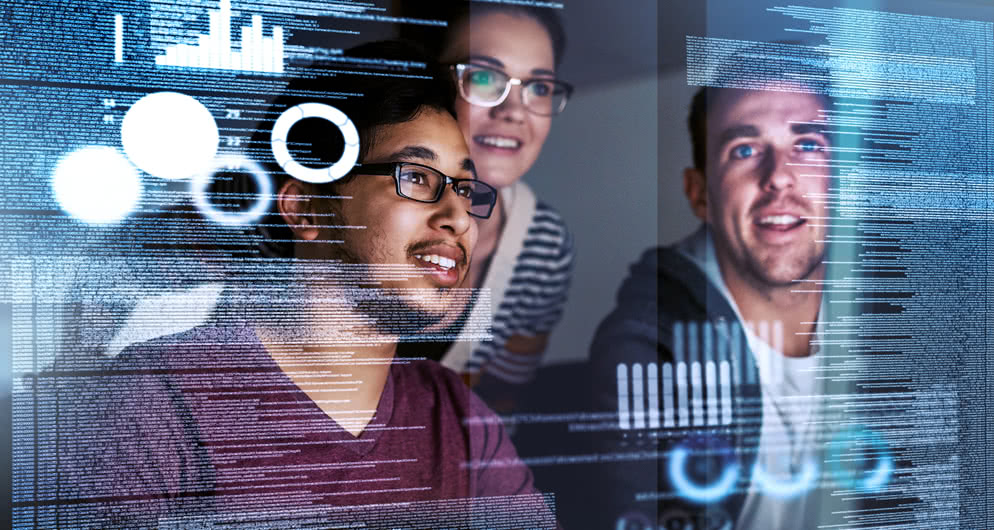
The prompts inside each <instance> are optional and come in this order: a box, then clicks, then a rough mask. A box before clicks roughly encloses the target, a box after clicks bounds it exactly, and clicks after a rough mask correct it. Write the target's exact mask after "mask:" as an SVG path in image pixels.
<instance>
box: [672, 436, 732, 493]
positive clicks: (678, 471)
mask: <svg viewBox="0 0 994 530" xmlns="http://www.w3.org/2000/svg"><path fill="white" fill-rule="evenodd" d="M690 456H691V455H690V451H689V450H688V449H687V448H686V447H682V446H680V447H677V448H676V449H674V450H673V451H672V452H671V453H670V462H669V475H670V481H671V482H672V483H673V486H675V487H676V492H677V494H678V495H680V496H682V497H684V498H686V499H688V500H690V501H693V502H698V503H707V502H717V501H720V500H721V499H724V498H725V497H727V496H728V494H730V493H731V492H732V489H733V488H734V487H735V483H736V482H737V481H738V478H739V465H738V464H737V463H735V462H732V463H730V464H728V466H726V467H725V470H724V471H723V472H722V474H721V476H720V477H719V478H718V479H717V480H715V481H714V482H713V483H711V484H707V485H699V484H695V483H694V482H693V481H692V480H690V478H688V477H687V474H686V471H685V466H686V464H687V459H688V458H690Z"/></svg>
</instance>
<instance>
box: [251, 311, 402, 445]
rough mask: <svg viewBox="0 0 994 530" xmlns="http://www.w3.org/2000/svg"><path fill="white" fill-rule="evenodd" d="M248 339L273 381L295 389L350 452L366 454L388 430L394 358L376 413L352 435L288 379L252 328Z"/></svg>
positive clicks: (301, 399) (298, 396)
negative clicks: (273, 378) (360, 429)
mask: <svg viewBox="0 0 994 530" xmlns="http://www.w3.org/2000/svg"><path fill="white" fill-rule="evenodd" d="M248 331H249V333H248V334H249V335H250V337H249V340H250V341H251V342H252V343H254V345H255V346H256V349H257V353H258V357H259V358H258V360H257V363H258V367H259V368H262V369H263V370H265V371H271V372H272V373H273V374H274V377H275V378H276V381H274V382H275V383H277V384H278V385H280V386H289V387H290V388H293V389H295V392H296V394H297V398H296V399H297V400H298V401H299V402H303V403H306V405H305V407H307V408H309V409H310V410H309V412H310V413H311V414H319V415H320V416H322V417H323V418H324V419H325V420H327V421H326V422H325V423H326V424H327V425H328V426H329V427H330V432H333V433H335V434H337V435H338V437H341V440H340V441H339V442H340V443H339V445H340V446H344V447H347V448H348V449H349V450H350V451H352V452H353V453H355V454H356V455H357V456H365V455H366V454H368V453H369V452H370V451H372V450H373V448H374V447H375V446H376V443H377V442H378V441H379V439H380V437H381V435H382V434H383V433H384V432H385V431H386V430H387V429H389V426H390V420H391V419H392V418H393V411H394V406H395V401H396V400H395V393H396V392H395V391H394V387H395V383H394V379H395V377H396V374H395V373H394V370H395V369H396V367H397V364H396V362H397V361H396V359H395V360H394V361H392V362H391V364H390V368H389V370H388V371H387V380H386V382H384V384H383V392H381V393H380V401H379V402H378V403H377V405H376V412H374V413H373V417H372V418H371V419H370V420H369V423H367V424H366V426H365V427H364V428H363V429H362V432H360V433H359V435H358V436H355V435H353V434H352V433H351V432H349V431H347V430H346V429H345V428H344V427H342V426H341V424H339V423H338V421H336V420H335V419H334V418H332V417H331V416H329V415H328V414H327V413H326V412H325V411H324V410H322V409H321V407H320V406H318V404H317V403H315V402H314V400H313V399H311V397H310V396H308V395H307V393H306V392H304V391H303V390H302V389H301V388H300V387H299V386H297V383H295V382H294V381H293V379H290V376H288V375H287V374H286V373H285V372H284V371H283V369H282V368H280V365H279V364H278V363H277V362H276V360H274V359H273V357H272V356H271V355H270V354H269V351H268V350H267V349H266V346H265V345H264V344H263V343H262V341H261V340H260V339H259V336H258V335H257V334H256V333H255V329H254V328H252V327H249V329H248Z"/></svg>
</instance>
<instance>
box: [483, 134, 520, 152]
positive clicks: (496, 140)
mask: <svg viewBox="0 0 994 530" xmlns="http://www.w3.org/2000/svg"><path fill="white" fill-rule="evenodd" d="M476 139H477V141H479V142H480V143H482V144H486V145H492V146H494V147H503V148H505V149H517V148H518V147H520V146H521V142H519V141H517V140H514V139H511V138H502V137H500V136H477V137H476Z"/></svg>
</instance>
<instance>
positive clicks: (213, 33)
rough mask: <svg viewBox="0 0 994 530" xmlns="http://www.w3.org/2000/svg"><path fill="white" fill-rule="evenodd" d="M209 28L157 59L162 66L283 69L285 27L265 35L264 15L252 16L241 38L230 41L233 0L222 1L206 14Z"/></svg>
mask: <svg viewBox="0 0 994 530" xmlns="http://www.w3.org/2000/svg"><path fill="white" fill-rule="evenodd" d="M207 17H208V26H207V27H208V31H207V34H206V35H197V38H196V44H187V43H176V44H172V45H170V46H168V47H166V49H165V53H164V54H162V55H159V56H157V57H156V58H155V64H157V65H159V66H177V67H185V68H211V69H217V70H239V71H248V72H263V73H275V74H281V73H283V69H284V65H283V63H284V59H285V58H284V55H285V54H284V35H283V27H282V26H275V25H274V26H273V28H272V31H271V33H272V35H271V36H269V37H266V36H264V31H263V21H262V16H261V15H252V18H251V24H250V25H248V26H242V27H241V28H240V36H241V40H240V41H239V42H238V43H237V44H236V45H233V44H232V42H231V22H232V16H231V0H221V5H220V8H219V9H214V10H210V11H208V13H207Z"/></svg>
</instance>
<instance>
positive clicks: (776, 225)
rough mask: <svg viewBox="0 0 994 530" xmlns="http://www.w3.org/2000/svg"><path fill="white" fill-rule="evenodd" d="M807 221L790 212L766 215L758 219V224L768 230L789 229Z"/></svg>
mask: <svg viewBox="0 0 994 530" xmlns="http://www.w3.org/2000/svg"><path fill="white" fill-rule="evenodd" d="M804 223H805V220H804V219H802V218H801V217H799V216H797V215H793V214H789V213H781V214H772V215H764V216H761V217H760V218H759V219H757V220H756V224H757V225H759V226H760V227H761V228H764V229H767V230H778V231H788V230H793V229H794V228H797V227H799V226H801V225H802V224H804Z"/></svg>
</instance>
